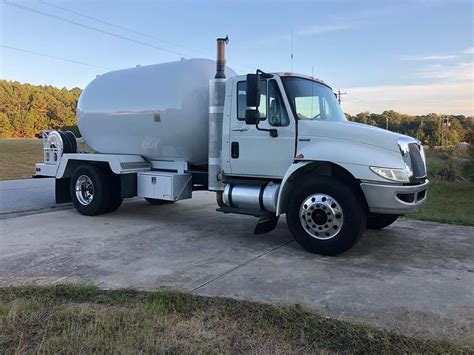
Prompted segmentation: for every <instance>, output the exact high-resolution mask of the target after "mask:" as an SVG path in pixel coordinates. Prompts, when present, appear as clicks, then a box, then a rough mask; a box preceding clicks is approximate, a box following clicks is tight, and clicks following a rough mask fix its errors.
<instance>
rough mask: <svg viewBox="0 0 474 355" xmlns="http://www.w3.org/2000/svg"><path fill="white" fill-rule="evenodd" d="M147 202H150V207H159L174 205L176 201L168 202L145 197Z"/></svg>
mask: <svg viewBox="0 0 474 355" xmlns="http://www.w3.org/2000/svg"><path fill="white" fill-rule="evenodd" d="M145 200H146V202H148V203H149V204H150V205H153V206H157V205H166V204H168V203H173V202H175V201H168V200H159V199H157V198H149V197H145Z"/></svg>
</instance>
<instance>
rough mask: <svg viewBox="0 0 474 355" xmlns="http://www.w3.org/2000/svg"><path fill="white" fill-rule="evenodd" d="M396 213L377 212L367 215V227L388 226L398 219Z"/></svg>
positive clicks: (378, 227)
mask: <svg viewBox="0 0 474 355" xmlns="http://www.w3.org/2000/svg"><path fill="white" fill-rule="evenodd" d="M398 217H400V216H398V215H394V214H376V215H372V216H369V217H367V229H382V228H385V227H388V226H389V225H391V224H392V223H394V222H395V221H396V220H397V219H398Z"/></svg>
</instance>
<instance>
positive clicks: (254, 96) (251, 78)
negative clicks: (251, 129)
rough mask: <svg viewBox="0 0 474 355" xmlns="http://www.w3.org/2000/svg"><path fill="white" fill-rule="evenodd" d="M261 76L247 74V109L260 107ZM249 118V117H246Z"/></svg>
mask: <svg viewBox="0 0 474 355" xmlns="http://www.w3.org/2000/svg"><path fill="white" fill-rule="evenodd" d="M259 83H260V75H258V74H247V88H246V91H245V95H246V100H247V107H255V108H257V107H258V106H259V105H260V88H259V86H258V84H259ZM245 116H247V115H245Z"/></svg>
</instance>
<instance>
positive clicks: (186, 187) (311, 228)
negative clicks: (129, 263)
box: [35, 37, 428, 255]
mask: <svg viewBox="0 0 474 355" xmlns="http://www.w3.org/2000/svg"><path fill="white" fill-rule="evenodd" d="M227 41H228V39H227V37H226V38H219V39H217V60H216V61H212V60H207V59H189V60H181V61H177V62H171V63H164V64H157V65H150V66H143V67H137V68H132V69H125V70H118V71H113V72H110V73H106V74H103V75H100V76H98V77H97V78H96V79H95V80H93V81H92V82H91V83H90V84H89V85H88V86H87V87H86V88H85V89H84V91H83V93H82V95H81V97H80V99H79V102H78V105H77V120H78V126H79V130H80V132H81V134H82V136H83V138H84V139H85V142H86V143H87V144H88V145H89V146H90V147H92V148H93V149H94V151H95V152H94V153H81V152H78V149H77V144H76V137H75V136H74V134H72V133H71V132H61V131H49V132H45V134H44V138H43V139H44V162H43V163H38V164H36V174H35V176H37V177H46V176H48V177H54V178H55V179H56V191H55V192H56V202H57V203H63V202H70V201H72V203H73V204H74V206H75V208H76V209H77V210H78V211H79V212H80V213H81V214H84V215H88V216H94V215H98V214H102V213H107V212H112V211H114V210H116V209H117V208H119V206H120V205H121V203H122V201H123V199H124V198H130V197H135V196H139V197H143V198H145V199H146V200H147V201H148V202H149V203H150V204H153V205H157V204H163V203H170V202H174V201H178V200H183V199H189V198H191V197H192V192H193V191H197V190H208V191H213V192H215V193H216V196H217V205H218V207H219V208H218V209H217V211H220V212H223V213H239V214H245V215H251V216H255V217H258V218H259V219H258V222H257V225H256V227H255V231H254V233H256V234H259V233H266V232H269V231H271V230H273V229H274V228H275V226H276V224H277V221H278V218H279V216H280V215H282V214H286V220H287V224H288V227H289V230H290V232H291V234H292V235H293V237H294V238H295V240H296V241H297V242H298V243H299V244H300V245H301V246H302V247H303V248H305V249H306V250H308V251H310V252H314V253H318V254H323V255H337V254H340V253H342V252H344V251H346V250H348V249H350V248H351V247H352V246H353V245H354V244H355V243H357V241H358V240H359V239H360V237H361V236H362V234H363V233H364V230H365V229H366V228H375V229H379V228H383V227H386V226H388V225H390V224H391V223H393V222H394V221H395V220H396V219H397V218H398V217H399V216H400V215H403V214H404V213H407V212H411V211H413V210H414V209H415V208H417V207H418V206H420V205H421V204H422V203H424V202H425V200H426V188H427V184H428V180H427V179H426V164H425V156H424V153H423V148H422V146H421V144H420V142H419V141H417V140H416V139H414V138H411V137H407V136H404V135H400V134H396V133H392V132H390V131H387V130H383V129H379V128H375V127H371V126H367V125H363V124H357V123H352V122H348V121H347V120H346V118H345V116H344V114H343V112H342V110H341V108H340V106H339V104H338V102H337V100H336V97H335V95H334V93H333V91H332V89H331V88H330V87H329V86H328V85H327V84H325V83H324V82H323V81H321V80H318V79H316V78H313V77H308V76H304V75H298V74H294V73H271V74H268V73H264V72H262V71H260V70H257V72H256V74H248V75H246V76H244V75H241V76H239V75H236V73H235V72H233V71H232V70H231V69H230V68H228V67H226V66H225V55H224V52H225V45H226V43H227ZM216 67H217V70H216ZM226 74H227V78H226ZM216 207H217V206H216Z"/></svg>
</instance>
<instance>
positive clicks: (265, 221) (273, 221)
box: [253, 215, 280, 234]
mask: <svg viewBox="0 0 474 355" xmlns="http://www.w3.org/2000/svg"><path fill="white" fill-rule="evenodd" d="M279 218H280V216H275V215H268V216H264V217H260V219H259V220H258V222H257V225H256V226H255V229H254V231H253V234H264V233H268V232H271V231H272V230H274V229H275V227H276V225H277V223H278V219H279Z"/></svg>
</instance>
